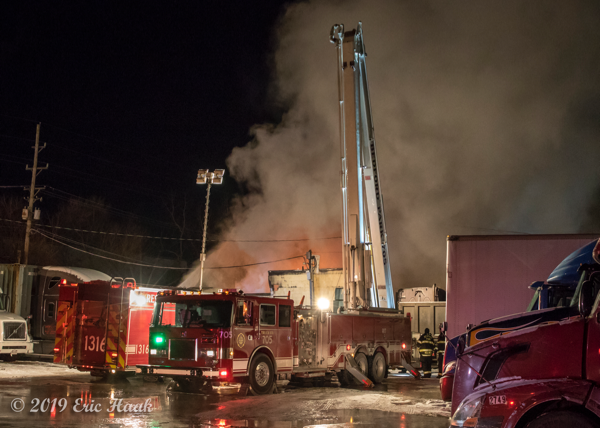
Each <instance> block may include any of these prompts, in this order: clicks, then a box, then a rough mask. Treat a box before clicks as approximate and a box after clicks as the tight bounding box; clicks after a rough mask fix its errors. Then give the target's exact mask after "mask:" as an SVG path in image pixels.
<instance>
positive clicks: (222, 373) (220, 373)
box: [219, 370, 227, 377]
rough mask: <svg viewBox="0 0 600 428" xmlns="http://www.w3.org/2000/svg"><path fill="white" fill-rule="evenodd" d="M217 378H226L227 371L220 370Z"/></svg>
mask: <svg viewBox="0 0 600 428" xmlns="http://www.w3.org/2000/svg"><path fill="white" fill-rule="evenodd" d="M219 376H221V377H227V370H221V371H220V372H219Z"/></svg>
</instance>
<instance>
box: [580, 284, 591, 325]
mask: <svg viewBox="0 0 600 428" xmlns="http://www.w3.org/2000/svg"><path fill="white" fill-rule="evenodd" d="M592 306H594V293H593V288H592V283H591V281H589V280H588V281H584V282H583V284H581V291H580V292H579V314H580V315H581V316H582V317H584V318H585V317H587V316H588V315H589V314H590V312H592Z"/></svg>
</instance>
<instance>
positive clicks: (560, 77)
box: [207, 0, 600, 290]
mask: <svg viewBox="0 0 600 428" xmlns="http://www.w3.org/2000/svg"><path fill="white" fill-rule="evenodd" d="M358 21H362V22H363V29H364V34H365V43H366V49H367V53H368V59H367V67H368V72H369V82H370V89H371V98H372V104H373V105H372V107H373V116H374V122H375V132H376V137H377V144H378V154H379V165H380V171H381V176H382V186H383V192H384V198H385V208H386V216H387V227H388V235H389V244H390V254H391V257H392V273H393V277H394V285H395V288H396V289H397V288H400V287H409V286H410V287H414V286H426V285H430V284H431V283H434V282H435V283H437V284H438V285H444V284H445V275H444V270H445V251H446V241H445V238H446V236H447V235H450V234H494V233H510V232H518V233H577V232H581V231H582V230H581V227H582V225H584V224H590V220H589V215H590V213H589V207H590V206H594V205H593V204H595V206H598V201H597V199H598V195H599V194H600V192H599V191H598V189H599V185H600V168H599V164H598V163H599V160H600V156H599V155H600V142H599V139H598V137H599V135H600V129H599V128H600V125H599V124H600V120H599V119H600V108H599V107H600V79H599V76H600V49H599V48H600V43H599V40H600V3H598V2H596V1H571V2H558V1H527V2H523V1H506V0H503V1H485V2H476V1H469V2H466V1H455V2H445V1H439V2H438V1H429V2H427V1H419V2H414V1H396V0H394V1H392V0H389V1H383V2H377V1H344V2H339V1H312V2H307V3H301V4H295V5H292V6H289V8H288V9H287V12H286V13H285V15H284V16H283V17H282V19H281V21H280V24H279V26H278V28H277V30H276V31H277V38H278V45H277V47H276V49H275V52H274V70H273V76H274V90H273V92H274V94H276V99H275V100H274V102H277V103H280V104H281V105H288V106H289V109H288V110H287V113H286V114H285V116H284V117H283V119H282V121H281V123H278V124H275V125H272V124H265V125H258V126H256V127H254V128H253V129H252V131H251V135H252V142H251V143H249V144H248V145H247V146H245V147H242V148H238V149H235V150H234V151H233V153H232V154H231V156H230V157H229V159H228V160H227V166H228V170H229V174H231V175H232V176H233V177H234V178H235V179H236V180H238V181H240V182H245V183H246V185H247V186H248V187H249V188H250V189H251V190H252V191H251V192H250V194H248V195H247V196H243V197H240V198H238V199H236V200H235V203H234V205H233V207H232V210H233V212H234V214H233V218H232V219H231V221H230V222H229V223H228V224H226V225H224V227H223V230H224V232H223V237H224V238H229V237H235V238H246V239H252V238H254V239H282V238H290V237H294V238H295V237H298V238H309V237H330V236H340V190H339V169H340V165H339V143H338V141H339V136H338V107H337V86H336V76H337V75H336V56H335V51H334V47H333V46H332V45H331V44H330V43H329V41H328V33H329V30H330V28H331V26H332V24H335V23H343V24H345V25H346V29H348V30H349V29H351V28H354V27H355V26H356V23H357V22H358ZM596 216H597V215H596ZM586 222H587V223H586ZM594 224H596V225H597V224H598V222H596V223H594ZM585 232H593V231H590V230H586V231H585ZM309 248H312V249H313V250H314V251H315V252H316V253H317V254H318V253H319V252H322V253H324V254H323V256H324V257H323V264H324V265H325V266H328V267H340V266H341V258H340V254H339V253H336V252H339V251H340V241H338V240H325V241H323V240H320V241H309V242H306V241H302V242H297V243H287V244H285V243H284V244H281V243H278V244H273V243H272V244H261V245H257V244H246V245H243V244H239V245H236V244H223V245H221V246H220V247H218V248H217V249H216V250H215V251H214V252H213V253H211V254H210V255H209V257H208V262H207V266H211V265H213V266H216V265H230V264H238V263H239V264H246V263H253V262H258V261H265V260H275V259H280V258H285V257H290V256H296V255H298V254H303V253H304V252H306V250H308V249H309ZM300 265H301V261H300V260H295V261H291V262H288V263H279V264H273V265H263V266H257V267H255V268H251V269H248V270H222V271H210V272H209V273H208V274H207V275H208V276H207V281H209V282H211V283H213V284H215V286H220V285H217V284H222V285H223V286H225V285H227V286H234V285H237V286H245V287H247V288H249V289H254V290H258V289H261V290H266V287H267V282H266V271H267V270H268V269H282V268H299V267H300Z"/></svg>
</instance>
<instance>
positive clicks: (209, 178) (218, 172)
mask: <svg viewBox="0 0 600 428" xmlns="http://www.w3.org/2000/svg"><path fill="white" fill-rule="evenodd" d="M224 174H225V170H224V169H215V172H210V171H209V170H208V169H199V170H198V178H197V179H196V184H208V186H207V187H206V206H205V207H204V229H203V231H202V253H200V282H199V283H198V288H199V290H200V291H202V277H203V276H204V261H205V260H206V226H207V225H208V201H209V198H210V186H211V185H213V184H221V183H223V175H224Z"/></svg>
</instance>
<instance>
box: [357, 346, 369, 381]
mask: <svg viewBox="0 0 600 428" xmlns="http://www.w3.org/2000/svg"><path fill="white" fill-rule="evenodd" d="M354 361H356V364H358V367H359V368H360V371H361V372H362V373H363V374H364V375H365V376H367V377H369V359H368V358H367V356H366V355H365V354H363V353H362V352H358V353H357V354H356V355H355V356H354Z"/></svg>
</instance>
